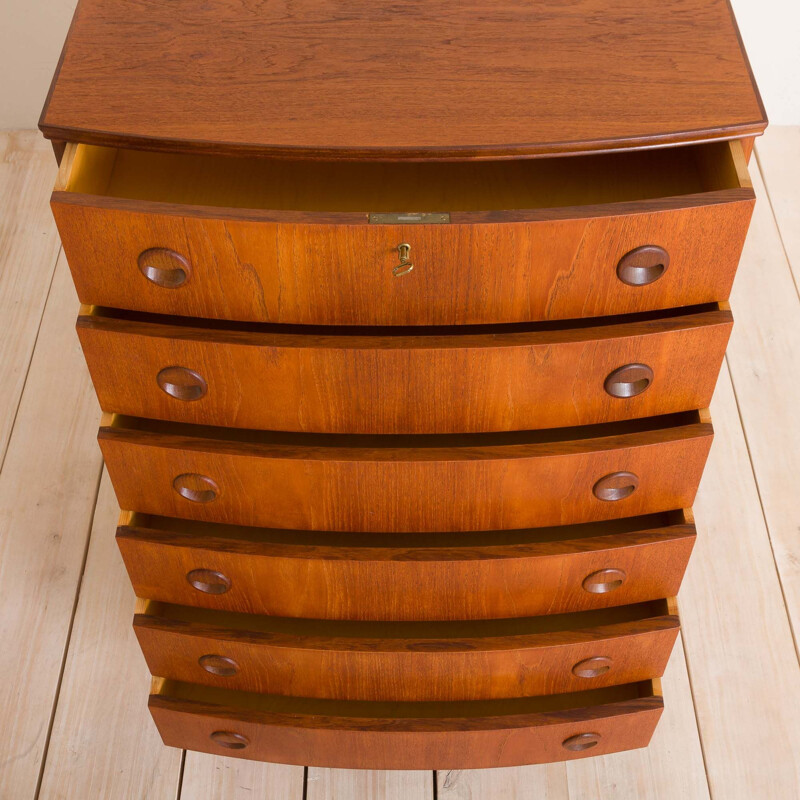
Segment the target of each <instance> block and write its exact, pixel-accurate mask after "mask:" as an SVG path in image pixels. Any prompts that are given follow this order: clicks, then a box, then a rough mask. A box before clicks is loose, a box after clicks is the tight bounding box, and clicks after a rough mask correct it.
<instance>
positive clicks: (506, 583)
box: [117, 509, 696, 621]
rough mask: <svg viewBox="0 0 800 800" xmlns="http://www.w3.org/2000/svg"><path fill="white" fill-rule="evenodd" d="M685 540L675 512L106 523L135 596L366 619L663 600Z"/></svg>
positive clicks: (534, 612) (513, 613)
mask: <svg viewBox="0 0 800 800" xmlns="http://www.w3.org/2000/svg"><path fill="white" fill-rule="evenodd" d="M695 536H696V534H695V527H694V521H693V518H692V515H691V511H690V510H689V509H685V510H683V511H681V510H677V511H670V512H667V513H663V514H653V515H649V516H644V517H628V518H624V519H619V520H609V521H606V522H595V523H590V524H583V525H563V526H560V527H557V528H533V529H528V530H512V531H485V532H481V533H458V534H446V533H438V534H396V533H385V534H380V535H379V536H375V535H373V534H354V533H333V532H329V531H320V532H313V531H281V530H274V529H273V530H270V529H264V528H252V527H238V526H233V525H222V524H219V523H204V522H193V521H190V520H185V519H174V518H170V517H156V516H151V515H148V514H133V513H131V512H129V511H123V512H122V515H121V517H120V526H119V528H118V529H117V543H118V545H119V549H120V552H121V553H122V558H123V560H124V562H125V566H126V568H127V570H128V574H129V576H130V579H131V582H132V584H133V588H134V590H135V591H136V595H137V596H138V597H148V598H153V599H155V600H158V601H162V602H164V603H171V604H175V605H184V606H199V607H203V608H209V609H218V610H221V611H234V612H244V613H247V614H251V615H252V614H267V615H270V616H279V617H305V618H310V619H334V620H376V621H377V620H388V621H398V620H464V619H496V618H504V617H526V616H539V615H542V614H560V613H565V612H575V611H586V610H588V609H595V608H607V607H612V606H617V605H623V604H634V603H642V602H645V601H650V600H656V599H657V598H660V597H669V596H672V595H674V594H676V593H677V591H678V588H679V587H680V585H681V580H682V579H683V573H684V570H685V569H686V564H687V562H688V560H689V555H690V554H691V551H692V547H693V546H694V542H695ZM298 586H302V587H303V590H302V591H298V590H297V587H298ZM498 587H502V591H498Z"/></svg>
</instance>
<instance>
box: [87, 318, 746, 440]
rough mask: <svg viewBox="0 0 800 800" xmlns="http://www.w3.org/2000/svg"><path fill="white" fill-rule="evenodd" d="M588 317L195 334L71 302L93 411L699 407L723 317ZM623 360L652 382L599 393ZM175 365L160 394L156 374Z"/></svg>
mask: <svg viewBox="0 0 800 800" xmlns="http://www.w3.org/2000/svg"><path fill="white" fill-rule="evenodd" d="M603 323H604V324H598V325H595V326H591V327H566V326H563V325H561V326H555V327H554V326H553V324H550V325H549V326H541V325H540V326H531V325H528V326H525V327H524V328H521V329H514V330H513V332H508V331H507V330H506V329H505V328H489V329H488V330H487V329H485V328H482V329H480V332H469V333H468V332H460V329H455V330H452V331H448V332H445V333H442V332H439V331H438V330H437V329H434V330H428V329H424V332H423V331H420V332H414V331H412V332H411V333H408V332H406V333H400V332H398V333H394V332H391V331H385V330H384V331H383V332H380V333H379V332H375V333H369V334H363V333H356V332H350V333H342V332H340V331H338V330H336V329H334V330H331V329H327V328H316V329H311V330H310V331H309V332H292V333H285V332H284V329H282V328H279V327H277V326H271V327H269V328H265V327H264V326H258V327H253V326H250V327H249V328H248V327H244V326H239V327H233V326H228V327H217V328H202V327H195V326H192V325H191V324H190V325H188V326H187V325H183V324H173V323H171V322H170V321H169V320H165V319H164V318H161V317H155V318H154V317H146V316H142V315H130V314H122V313H119V312H111V311H102V310H98V309H96V308H95V309H86V308H84V310H83V313H82V315H81V316H80V317H78V334H79V337H80V340H81V344H82V346H83V351H84V355H85V356H86V360H87V363H88V365H89V371H90V373H91V375H92V380H93V383H94V387H95V390H96V391H97V395H98V398H99V400H100V405H101V407H102V408H103V409H104V410H106V411H114V412H118V413H123V414H129V415H132V416H139V417H148V418H153V419H162V420H175V421H178V422H190V423H197V424H205V425H218V426H235V427H240V428H258V429H266V430H278V431H287V430H288V431H309V432H318V433H359V434H361V433H370V434H371V433H376V434H395V433H402V434H406V433H411V434H415V433H474V432H487V431H501V430H502V431H507V430H533V429H539V428H555V427H564V426H569V425H585V424H592V423H599V422H611V421H615V420H621V419H631V418H635V417H645V416H653V415H658V414H668V413H672V412H678V411H687V410H690V409H696V408H704V407H706V406H707V405H708V403H709V402H710V400H711V395H712V393H713V391H714V384H715V383H716V377H717V373H718V372H719V367H720V364H721V363H722V358H723V355H724V353H725V345H726V343H727V341H728V336H729V335H730V330H731V327H732V325H733V317H732V316H731V313H730V311H727V310H720V309H719V308H718V307H717V306H716V305H714V306H712V307H700V308H698V309H697V310H696V311H695V312H694V313H688V311H687V313H686V314H684V315H680V316H662V317H654V318H649V317H645V318H642V317H640V316H632V317H623V318H617V319H613V320H603ZM415 330H416V329H415ZM637 363H639V364H644V365H647V367H648V369H649V370H650V373H649V374H650V375H653V378H652V381H651V382H650V383H649V385H647V388H646V389H645V390H644V391H642V392H641V393H640V394H637V395H635V396H632V397H615V396H612V394H611V392H612V391H616V392H617V393H619V392H620V391H623V390H624V389H625V388H626V387H628V388H630V386H629V384H625V385H624V386H622V387H620V386H617V387H610V386H609V380H608V379H609V378H610V376H611V375H612V373H616V372H618V371H619V368H620V367H621V366H622V365H626V364H637ZM179 370H182V373H181V374H180V375H178V377H176V378H170V380H171V381H172V383H169V384H168V385H166V389H165V388H164V383H165V380H166V379H164V378H163V376H165V375H167V373H169V374H170V375H173V374H176V375H177V374H178V372H179ZM628 372H631V377H630V378H629V380H630V381H635V380H636V377H637V376H636V375H633V371H631V370H628ZM637 375H638V374H637ZM619 380H623V381H624V380H626V376H625V375H623V376H621V377H620V378H619ZM176 381H177V382H181V385H177V383H176Z"/></svg>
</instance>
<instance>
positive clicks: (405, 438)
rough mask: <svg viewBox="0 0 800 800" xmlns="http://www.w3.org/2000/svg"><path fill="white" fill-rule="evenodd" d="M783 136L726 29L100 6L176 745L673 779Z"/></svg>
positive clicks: (105, 178)
mask: <svg viewBox="0 0 800 800" xmlns="http://www.w3.org/2000/svg"><path fill="white" fill-rule="evenodd" d="M765 126H766V117H765V114H764V111H763V108H762V106H761V102H760V99H759V97H758V93H757V90H756V88H755V85H754V83H753V81H752V77H751V75H750V72H749V67H748V65H747V61H746V58H745V56H744V53H743V51H742V48H741V43H740V41H739V38H738V32H737V30H736V25H735V22H734V20H733V17H732V15H731V13H730V9H729V7H728V5H727V2H725V0H657V1H656V0H606V2H604V3H599V4H598V3H596V2H594V0H576V2H573V3H563V2H561V0H543V2H537V3H535V4H534V3H522V2H491V3H489V2H474V3H470V4H467V5H466V6H465V5H463V4H456V5H453V6H447V5H444V6H443V5H442V4H441V3H434V2H432V0H410V2H407V3H404V4H402V5H397V4H388V5H382V4H375V3H366V2H363V1H362V0H350V1H349V2H340V0H331V2H318V0H316V1H315V0H300V2H292V3H289V2H286V1H285V0H278V2H274V3H269V4H259V5H257V6H256V7H253V6H252V5H251V4H248V3H245V2H244V0H233V1H232V2H231V1H230V0H226V1H225V2H223V1H222V0H210V2H206V3H203V4H197V3H194V2H190V0H176V2H172V3H169V4H164V3H160V2H156V1H155V0H143V2H141V3H127V2H123V0H80V3H79V5H78V8H77V11H76V15H75V19H74V22H73V25H72V28H71V31H70V34H69V37H68V39H67V43H66V45H65V48H64V52H63V54H62V59H61V63H60V65H59V68H58V71H57V74H56V78H55V79H54V82H53V86H52V88H51V92H50V96H49V97H48V100H47V104H46V106H45V110H44V112H43V114H42V119H41V128H42V130H43V132H44V133H45V135H46V136H48V137H49V138H51V139H52V140H53V143H54V147H55V150H56V155H57V157H58V158H59V161H60V169H59V174H58V179H57V184H56V187H55V191H54V193H53V197H52V207H53V212H54V214H55V217H56V221H57V223H58V228H59V231H60V233H61V237H62V241H63V245H64V250H65V253H66V255H67V258H68V260H69V264H70V268H71V270H72V274H73V278H74V281H75V286H76V288H77V291H78V295H79V297H80V300H81V303H82V304H83V305H82V306H81V310H80V312H79V317H78V335H79V337H80V341H81V344H82V346H83V350H84V353H85V355H86V360H87V363H88V365H89V370H90V372H91V376H92V380H93V382H94V386H95V389H96V390H97V395H98V398H99V401H100V405H101V407H102V409H103V411H104V412H106V413H105V415H104V418H103V422H102V423H101V428H100V433H99V440H100V446H101V448H102V450H103V455H104V457H105V461H106V466H107V468H108V471H109V474H110V476H111V479H112V482H113V484H114V488H115V490H116V492H117V497H118V499H119V502H120V505H121V506H122V508H123V509H124V510H123V511H122V515H121V519H120V525H119V528H118V530H117V540H118V543H119V547H120V550H121V553H122V557H123V559H124V561H125V565H126V567H127V569H128V573H129V575H130V579H131V582H132V583H133V587H134V589H135V592H136V595H137V597H138V598H139V600H138V603H137V610H136V614H135V617H134V628H135V631H136V635H137V637H138V639H139V642H140V644H141V647H142V651H143V653H144V656H145V659H146V661H147V665H148V666H149V668H150V671H151V673H152V674H153V675H154V676H155V677H154V680H153V686H152V693H151V696H150V708H151V711H152V715H153V718H154V719H155V722H156V725H157V726H158V728H159V730H160V732H161V735H162V737H163V739H164V741H165V743H167V744H168V745H172V746H175V747H185V748H190V749H197V750H203V751H207V752H212V753H219V754H228V755H235V756H240V757H243V758H251V759H260V760H267V761H278V762H285V763H291V764H305V765H320V766H332V767H351V768H373V769H431V768H434V769H436V768H451V769H460V768H474V767H499V766H511V765H519V764H533V763H542V762H547V761H555V760H562V759H570V758H580V757H585V756H592V755H598V754H604V753H611V752H614V751H619V750H624V749H628V748H635V747H643V746H645V745H646V744H647V743H648V741H649V740H650V736H651V735H652V733H653V730H654V728H655V725H656V723H657V721H658V718H659V716H660V714H661V710H662V708H663V701H662V698H661V690H660V684H659V676H660V675H661V674H662V673H663V670H664V668H665V665H666V663H667V659H668V657H669V654H670V651H671V649H672V645H673V643H674V641H675V637H676V635H677V632H678V627H679V621H678V615H677V607H676V604H675V600H674V596H675V594H676V593H677V591H678V588H679V586H680V583H681V579H682V577H683V573H684V570H685V567H686V564H687V561H688V559H689V555H690V552H691V549H692V546H693V544H694V539H695V536H696V532H695V526H694V520H693V517H692V513H691V510H690V509H691V505H692V502H693V500H694V496H695V492H696V490H697V486H698V483H699V481H700V477H701V474H702V471H703V467H704V464H705V460H706V456H707V454H708V450H709V447H710V444H711V439H712V435H713V432H712V427H711V420H710V418H709V416H708V412H707V411H706V410H705V409H706V407H707V406H708V404H709V401H710V399H711V395H712V393H713V390H714V384H715V382H716V379H717V374H718V371H719V368H720V364H721V362H722V358H723V355H724V352H725V347H726V344H727V341H728V337H729V335H730V330H731V326H732V323H733V318H732V315H731V310H730V309H729V307H728V305H727V302H726V300H727V298H728V296H729V293H730V289H731V285H732V282H733V279H734V274H735V272H736V267H737V263H738V260H739V256H740V253H741V250H742V245H743V242H744V238H745V235H746V232H747V226H748V223H749V219H750V214H751V213H752V208H753V203H754V201H755V198H754V194H753V190H752V186H751V184H750V180H749V178H748V171H747V159H748V157H749V154H750V150H751V148H752V143H753V137H755V136H756V135H758V134H760V133H761V132H762V131H763V130H764V127H765ZM120 688H121V690H126V688H127V687H120Z"/></svg>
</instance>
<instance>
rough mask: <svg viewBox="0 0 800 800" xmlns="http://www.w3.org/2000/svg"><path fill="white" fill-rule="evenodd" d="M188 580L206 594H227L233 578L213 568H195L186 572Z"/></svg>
mask: <svg viewBox="0 0 800 800" xmlns="http://www.w3.org/2000/svg"><path fill="white" fill-rule="evenodd" d="M186 580H187V581H189V583H190V584H191V585H192V586H193V587H194V588H195V589H197V591H198V592H205V594H225V592H227V591H228V589H230V588H231V579H230V578H229V577H228V576H227V575H223V574H222V573H221V572H217V571H215V570H213V569H193V570H192V571H191V572H187V573H186ZM204 658H205V656H204ZM201 666H202V665H201ZM210 671H211V670H209V672H210Z"/></svg>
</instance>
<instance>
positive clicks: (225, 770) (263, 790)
mask: <svg viewBox="0 0 800 800" xmlns="http://www.w3.org/2000/svg"><path fill="white" fill-rule="evenodd" d="M262 798H263V799H264V800H302V798H303V768H302V767H291V766H286V765H284V764H260V763H258V762H255V761H243V760H241V759H236V758H223V757H222V756H212V755H208V754H206V753H191V752H189V753H186V764H185V766H184V771H183V782H182V784H181V794H180V800H261V799H262ZM412 800H413V798H412Z"/></svg>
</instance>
